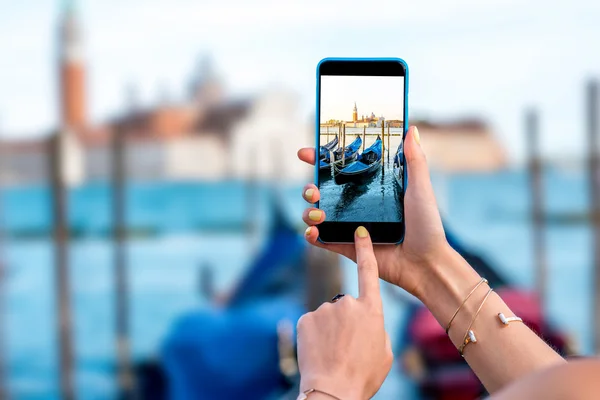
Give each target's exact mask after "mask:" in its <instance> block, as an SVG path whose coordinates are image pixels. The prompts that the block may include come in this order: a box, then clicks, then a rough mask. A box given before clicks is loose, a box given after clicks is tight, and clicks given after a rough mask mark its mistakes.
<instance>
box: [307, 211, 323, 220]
mask: <svg viewBox="0 0 600 400" xmlns="http://www.w3.org/2000/svg"><path fill="white" fill-rule="evenodd" d="M321 215H322V213H321V210H312V211H311V212H309V213H308V218H309V219H310V220H311V221H320V220H321Z"/></svg>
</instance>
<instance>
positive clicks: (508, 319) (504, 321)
mask: <svg viewBox="0 0 600 400" xmlns="http://www.w3.org/2000/svg"><path fill="white" fill-rule="evenodd" d="M498 319H499V320H500V322H502V324H503V325H504V326H505V327H506V326H508V324H510V323H511V322H523V320H522V319H521V318H519V317H517V316H514V317H505V316H504V314H502V313H498Z"/></svg>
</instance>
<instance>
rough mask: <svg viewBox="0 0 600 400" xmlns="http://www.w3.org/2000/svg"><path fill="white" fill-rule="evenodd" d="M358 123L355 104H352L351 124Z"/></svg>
mask: <svg viewBox="0 0 600 400" xmlns="http://www.w3.org/2000/svg"><path fill="white" fill-rule="evenodd" d="M356 121H358V109H357V108H356V102H354V109H353V110H352V122H356Z"/></svg>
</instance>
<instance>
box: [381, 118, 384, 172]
mask: <svg viewBox="0 0 600 400" xmlns="http://www.w3.org/2000/svg"><path fill="white" fill-rule="evenodd" d="M384 125H385V124H384V123H383V121H382V122H381V169H382V170H383V166H384V165H385V163H384V161H383V160H384V157H383V155H384V154H385V126H384Z"/></svg>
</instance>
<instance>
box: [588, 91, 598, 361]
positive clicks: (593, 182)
mask: <svg viewBox="0 0 600 400" xmlns="http://www.w3.org/2000/svg"><path fill="white" fill-rule="evenodd" d="M586 97H587V99H586V103H587V118H586V119H587V131H588V132H587V137H588V152H589V154H588V163H589V164H588V179H589V185H590V218H591V224H592V232H593V233H592V237H593V243H592V251H593V261H592V262H593V264H592V267H593V268H592V282H593V289H592V299H593V300H592V301H593V304H592V315H591V317H592V327H593V330H592V335H593V339H592V340H593V350H594V353H595V354H600V168H599V167H600V156H599V154H598V127H599V126H598V82H597V81H596V80H592V81H590V82H588V84H587V93H586Z"/></svg>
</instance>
